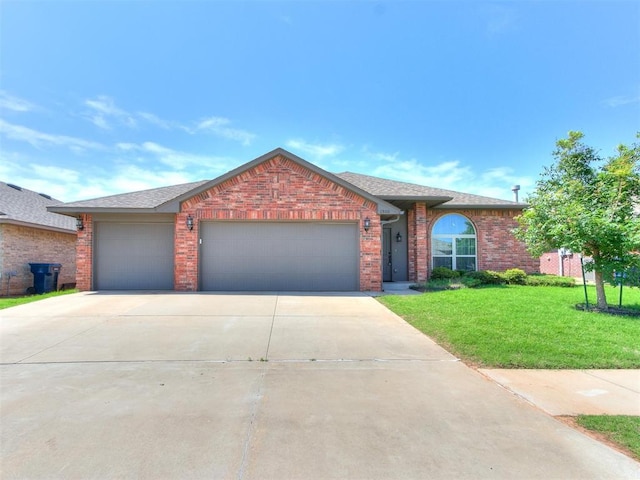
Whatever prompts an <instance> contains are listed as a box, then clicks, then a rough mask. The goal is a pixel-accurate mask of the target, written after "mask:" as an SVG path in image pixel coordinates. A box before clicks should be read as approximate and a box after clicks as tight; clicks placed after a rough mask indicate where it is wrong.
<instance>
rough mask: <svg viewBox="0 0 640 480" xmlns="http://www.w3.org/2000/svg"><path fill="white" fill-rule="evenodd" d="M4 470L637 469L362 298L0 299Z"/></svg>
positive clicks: (81, 473) (244, 475)
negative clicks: (4, 303)
mask: <svg viewBox="0 0 640 480" xmlns="http://www.w3.org/2000/svg"><path fill="white" fill-rule="evenodd" d="M0 338H1V345H0V347H1V348H0V361H1V362H2V365H1V366H0V371H1V375H2V376H1V384H0V386H1V391H0V416H1V418H0V422H1V423H0V426H1V441H2V443H1V451H2V463H1V468H2V478H3V479H11V478H29V479H31V478H56V479H58V478H70V479H76V478H77V479H81V478H82V479H88V478H96V479H102V478H140V479H172V478H176V479H186V478H194V479H204V478H209V479H218V478H220V479H425V478H456V479H464V478H473V479H478V478H504V479H506V478H509V479H512V478H527V479H530V478H544V479H549V478H563V479H569V478H576V479H577V478H580V479H588V478H638V477H640V465H639V464H638V463H637V462H634V461H633V460H631V459H629V458H628V457H625V456H624V455H622V454H620V453H618V452H616V451H614V450H612V449H610V448H609V447H607V446H605V445H603V444H601V443H598V442H596V441H595V440H593V439H591V438H589V437H586V436H584V435H582V434H581V433H579V432H577V431H574V430H572V429H570V428H569V427H567V426H565V425H564V424H562V423H560V422H558V421H556V420H554V419H553V418H552V417H550V416H548V415H546V414H544V413H542V412H541V411H539V410H537V409H536V408H535V407H532V406H531V405H529V404H528V403H526V402H525V401H523V400H521V399H519V398H518V397H516V396H514V395H513V394H511V393H509V392H507V391H506V390H505V389H503V388H501V387H499V386H498V385H496V384H495V383H493V382H491V381H489V380H487V379H486V378H484V377H483V376H482V375H480V374H479V373H477V372H475V371H473V370H471V369H469V368H467V367H466V366H465V365H463V364H462V363H461V362H458V361H457V359H456V358H454V357H453V356H451V355H450V354H449V353H447V352H446V351H444V350H443V349H441V348H440V347H438V346H437V345H435V344H434V343H433V342H432V341H431V340H430V339H429V338H427V337H425V336H423V335H422V334H421V333H419V332H417V331H416V330H414V329H413V328H412V327H411V326H409V325H407V324H406V323H405V322H403V321H402V320H401V319H400V318H398V317H397V316H395V315H394V314H392V313H391V312H390V311H388V310H387V309H386V308H385V307H383V306H382V305H380V304H379V303H378V302H377V301H376V300H375V299H374V298H371V297H369V296H367V295H364V294H352V295H329V294H327V295H296V294H291V295H287V294H263V295H225V294H178V293H162V294H145V295H135V294H95V293H79V294H73V295H68V296H63V297H57V298H51V299H47V300H43V301H40V302H36V303H32V304H27V305H23V306H20V307H15V308H12V309H8V310H3V311H0Z"/></svg>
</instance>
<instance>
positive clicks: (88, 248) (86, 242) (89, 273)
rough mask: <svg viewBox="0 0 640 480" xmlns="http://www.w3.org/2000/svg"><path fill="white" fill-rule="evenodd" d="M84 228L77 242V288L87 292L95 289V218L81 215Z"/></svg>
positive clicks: (79, 232)
mask: <svg viewBox="0 0 640 480" xmlns="http://www.w3.org/2000/svg"><path fill="white" fill-rule="evenodd" d="M80 218H82V222H83V224H84V228H83V229H82V230H78V237H77V240H76V288H78V290H80V291H82V292H86V291H88V290H91V289H92V288H93V216H92V215H89V214H87V213H83V214H81V215H80Z"/></svg>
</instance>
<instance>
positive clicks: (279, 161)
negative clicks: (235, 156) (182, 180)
mask: <svg viewBox="0 0 640 480" xmlns="http://www.w3.org/2000/svg"><path fill="white" fill-rule="evenodd" d="M187 215H192V216H193V218H194V220H195V222H194V223H195V227H194V229H193V231H191V232H190V231H189V230H188V229H187V228H186V225H185V224H186V217H187ZM366 217H369V218H370V220H371V228H370V229H369V232H364V230H363V229H362V224H363V221H364V219H365V218H366ZM203 220H205V221H206V220H244V221H246V220H262V221H271V220H274V221H276V220H277V221H283V220H286V221H340V222H344V221H354V222H358V223H359V225H360V229H359V231H360V289H361V290H363V291H369V290H371V291H379V290H381V289H382V261H381V256H380V255H381V240H380V239H381V235H382V227H381V224H380V218H379V216H378V215H377V206H376V204H375V203H374V202H371V201H369V200H367V199H365V198H363V197H361V196H359V195H357V194H355V193H353V192H352V191H350V190H347V189H345V188H344V187H342V186H340V185H338V184H336V183H333V182H331V181H330V180H328V179H326V178H325V177H323V176H322V175H319V174H317V173H315V172H313V171H311V170H308V169H306V168H304V167H303V166H301V165H299V164H298V163H296V162H293V161H291V160H289V159H287V158H286V157H283V156H279V155H278V156H275V157H273V158H271V159H269V160H266V161H264V162H262V163H260V164H259V165H256V166H255V167H253V168H251V169H249V170H247V171H245V172H243V173H241V174H240V175H238V176H236V177H233V178H230V179H228V180H226V181H225V182H223V183H221V184H219V185H216V186H215V187H213V188H212V189H210V190H207V191H205V192H202V193H200V194H198V195H196V196H195V197H193V198H191V199H189V200H187V201H185V202H183V204H182V206H181V212H180V214H178V216H177V220H176V234H175V254H176V265H175V289H176V290H181V291H194V290H197V288H198V271H197V268H198V241H197V240H198V238H199V236H198V227H199V222H200V221H203Z"/></svg>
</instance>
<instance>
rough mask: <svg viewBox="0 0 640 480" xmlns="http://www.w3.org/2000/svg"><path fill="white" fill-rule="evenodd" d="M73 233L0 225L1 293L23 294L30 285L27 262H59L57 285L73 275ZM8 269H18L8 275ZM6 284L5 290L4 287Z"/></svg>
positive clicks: (74, 267)
mask: <svg viewBox="0 0 640 480" xmlns="http://www.w3.org/2000/svg"><path fill="white" fill-rule="evenodd" d="M75 244H76V235H75V234H74V233H62V232H54V231H51V230H43V229H39V228H32V227H26V226H22V225H11V224H2V225H0V252H2V254H1V255H2V258H0V272H2V278H1V279H0V280H1V282H0V295H7V293H8V294H9V295H23V294H24V293H25V292H26V290H27V288H29V287H32V286H33V274H32V273H31V268H30V267H29V263H60V264H61V265H62V268H61V270H60V274H59V276H58V287H60V286H62V284H63V283H73V282H75V277H76V252H75ZM7 272H17V276H15V277H11V279H10V280H9V276H8V274H7ZM7 287H8V290H7Z"/></svg>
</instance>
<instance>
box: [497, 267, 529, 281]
mask: <svg viewBox="0 0 640 480" xmlns="http://www.w3.org/2000/svg"><path fill="white" fill-rule="evenodd" d="M503 275H504V278H505V280H506V281H507V283H508V284H509V285H524V284H525V283H526V281H527V274H526V273H525V272H524V271H523V270H520V269H519V268H511V269H509V270H507V271H506V272H504V274H503Z"/></svg>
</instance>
